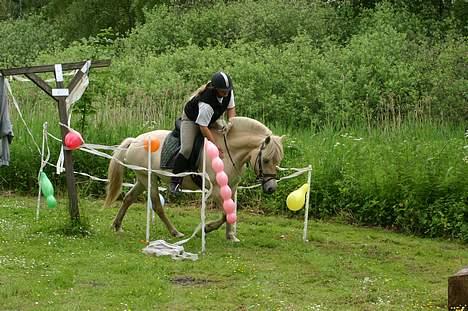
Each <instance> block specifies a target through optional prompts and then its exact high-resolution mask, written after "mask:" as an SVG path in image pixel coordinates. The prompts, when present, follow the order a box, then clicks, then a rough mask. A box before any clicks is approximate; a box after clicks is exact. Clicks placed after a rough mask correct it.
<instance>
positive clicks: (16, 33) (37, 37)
mask: <svg viewBox="0 0 468 311" xmlns="http://www.w3.org/2000/svg"><path fill="white" fill-rule="evenodd" d="M0 40H1V42H2V44H0V64H1V66H2V68H8V67H21V66H26V65H31V64H32V63H33V62H34V60H35V59H36V57H37V56H38V55H39V54H40V53H41V52H44V51H47V50H50V49H52V48H60V47H61V46H62V41H63V40H62V39H61V38H60V37H59V36H58V34H57V31H56V30H55V28H54V27H53V26H52V25H50V24H49V23H48V22H47V21H45V20H44V19H43V18H42V17H41V16H39V15H31V16H28V17H26V18H23V19H19V20H6V21H0Z"/></svg>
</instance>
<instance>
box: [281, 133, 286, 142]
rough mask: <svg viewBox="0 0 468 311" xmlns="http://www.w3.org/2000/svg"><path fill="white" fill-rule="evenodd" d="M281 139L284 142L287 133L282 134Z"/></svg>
mask: <svg viewBox="0 0 468 311" xmlns="http://www.w3.org/2000/svg"><path fill="white" fill-rule="evenodd" d="M280 140H281V142H282V143H284V142H285V140H286V135H283V136H281V137H280Z"/></svg>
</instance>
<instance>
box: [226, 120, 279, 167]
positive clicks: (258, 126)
mask: <svg viewBox="0 0 468 311" xmlns="http://www.w3.org/2000/svg"><path fill="white" fill-rule="evenodd" d="M230 121H231V122H232V128H231V130H233V129H234V130H235V131H242V132H246V133H247V134H245V135H249V136H252V135H255V136H258V138H259V139H260V140H261V141H263V140H264V139H265V138H266V137H268V136H270V137H271V141H270V143H269V144H267V145H266V146H265V149H264V151H263V152H264V155H265V157H267V158H270V159H272V160H274V161H276V162H280V161H281V160H282V159H283V156H284V151H283V144H282V142H281V137H279V136H276V135H272V131H271V130H270V129H269V128H268V127H266V126H265V125H264V124H263V123H261V122H259V121H257V120H255V119H251V118H247V117H234V118H231V120H230Z"/></svg>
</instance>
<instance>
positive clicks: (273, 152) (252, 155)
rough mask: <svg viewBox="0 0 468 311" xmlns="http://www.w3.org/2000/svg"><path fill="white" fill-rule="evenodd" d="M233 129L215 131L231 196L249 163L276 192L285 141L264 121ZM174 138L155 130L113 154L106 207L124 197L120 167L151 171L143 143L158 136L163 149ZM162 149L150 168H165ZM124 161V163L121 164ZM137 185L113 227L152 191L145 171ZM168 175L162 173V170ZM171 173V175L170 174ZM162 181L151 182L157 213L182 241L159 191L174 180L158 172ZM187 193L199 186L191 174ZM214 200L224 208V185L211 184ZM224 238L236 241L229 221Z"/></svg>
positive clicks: (234, 123) (237, 123) (235, 124)
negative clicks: (142, 196)
mask: <svg viewBox="0 0 468 311" xmlns="http://www.w3.org/2000/svg"><path fill="white" fill-rule="evenodd" d="M228 125H230V126H229V127H224V131H222V130H219V131H214V132H215V135H214V138H215V140H216V142H217V145H218V146H221V148H222V149H223V150H224V158H223V162H224V172H225V173H226V174H227V175H228V185H229V187H230V188H231V190H232V193H233V195H234V194H235V193H236V191H237V187H238V185H239V183H240V179H241V176H242V175H243V174H244V173H245V170H246V166H247V164H250V167H251V168H253V170H254V172H255V175H256V177H257V179H258V180H259V181H260V182H261V184H262V189H263V192H265V193H267V194H271V193H273V192H274V191H275V190H276V188H277V180H276V175H277V167H278V166H279V165H280V162H281V160H282V159H283V156H284V152H283V139H284V136H281V137H280V136H276V135H273V133H272V131H271V130H269V129H268V128H267V127H266V126H265V125H264V124H262V123H261V122H259V121H257V120H255V119H251V118H247V117H233V118H231V120H230V122H229V123H228ZM169 134H170V131H168V130H155V131H151V132H147V133H144V134H141V135H139V136H138V137H136V138H131V137H130V138H126V139H124V140H123V141H122V143H121V144H120V146H119V148H117V149H116V150H115V151H114V153H113V156H112V159H111V161H110V164H109V168H108V184H107V191H106V192H107V195H106V199H105V203H104V205H105V206H106V207H108V206H110V205H111V204H112V203H113V202H115V201H116V199H117V197H118V196H119V195H120V193H121V191H122V190H121V189H122V183H123V173H124V166H122V165H121V164H120V163H125V164H130V165H135V166H139V167H147V163H148V152H147V151H146V150H145V149H144V148H142V145H143V144H144V141H145V140H146V141H148V140H151V139H153V140H154V138H156V139H158V140H159V141H160V145H161V146H163V143H164V140H165V139H166V137H167V136H168V135H169ZM161 149H162V148H159V149H158V150H157V151H155V152H153V153H151V164H152V165H151V166H152V170H161V167H160V164H161ZM119 162H120V163H119ZM199 162H200V163H199V164H198V171H199V172H201V171H202V165H203V161H199ZM134 171H135V175H136V183H135V185H134V186H133V187H132V188H131V190H130V191H128V192H127V194H126V195H125V197H124V199H123V202H122V205H121V207H120V209H119V212H118V213H117V215H116V217H115V219H114V221H113V223H112V229H113V230H115V231H121V227H122V220H123V218H124V216H125V214H126V212H127V209H128V208H129V207H130V205H131V204H132V203H134V202H135V200H136V199H137V197H138V195H140V194H141V193H142V192H144V191H145V190H146V189H147V187H148V176H147V170H136V169H134ZM162 171H163V172H164V170H162ZM206 171H207V174H208V175H209V178H210V180H215V176H216V173H215V172H214V171H213V169H212V168H211V165H206ZM168 172H169V171H168ZM152 174H153V175H157V176H158V178H152V179H151V201H152V207H153V210H154V211H155V212H156V214H157V215H158V216H159V218H160V219H161V220H162V222H163V223H164V224H165V226H166V228H167V229H168V230H169V232H170V234H172V236H174V237H183V236H184V234H183V233H181V232H179V231H178V230H177V229H176V228H175V227H174V225H173V224H172V222H171V221H170V220H169V219H168V218H167V217H166V215H165V213H164V210H163V208H162V206H161V202H160V199H159V190H158V187H159V185H160V183H161V182H164V183H169V181H170V177H169V176H167V175H163V174H158V173H156V172H153V173H152ZM182 188H183V189H191V190H195V189H198V188H199V187H198V186H197V185H196V183H195V182H194V181H193V179H192V178H190V176H186V177H184V178H183V181H182ZM212 197H213V198H214V203H215V205H216V206H217V207H218V208H221V209H222V206H223V205H222V204H223V200H222V198H221V196H220V187H219V186H218V185H217V183H216V182H214V183H213V189H212ZM225 222H226V214H225V213H224V211H223V214H222V216H221V218H220V219H219V220H215V221H212V222H209V223H207V224H206V226H205V232H206V233H208V232H211V231H213V230H216V229H218V228H219V227H221V226H222V225H223V224H224V223H225ZM226 239H227V240H231V241H235V242H238V241H239V239H237V237H236V233H235V232H234V228H233V225H231V224H229V223H227V222H226Z"/></svg>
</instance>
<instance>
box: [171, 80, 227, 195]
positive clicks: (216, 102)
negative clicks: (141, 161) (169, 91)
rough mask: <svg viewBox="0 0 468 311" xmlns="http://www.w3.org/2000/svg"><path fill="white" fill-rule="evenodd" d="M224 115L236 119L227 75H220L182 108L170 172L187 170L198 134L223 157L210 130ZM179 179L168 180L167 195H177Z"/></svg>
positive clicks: (176, 172)
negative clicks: (178, 148) (173, 163)
mask: <svg viewBox="0 0 468 311" xmlns="http://www.w3.org/2000/svg"><path fill="white" fill-rule="evenodd" d="M224 112H226V114H227V117H228V120H230V119H231V118H232V117H235V116H236V109H235V103H234V91H233V88H232V80H231V77H229V75H227V74H226V73H224V72H222V71H218V72H216V73H214V74H213V76H212V77H211V80H210V81H209V82H208V83H207V84H206V85H203V86H201V87H200V88H199V89H198V90H197V91H195V93H194V94H192V96H191V97H190V99H189V101H188V102H187V103H186V104H185V107H184V111H183V113H182V118H181V119H182V120H181V121H182V122H181V125H180V144H181V146H180V151H179V153H178V154H177V157H176V160H175V165H174V169H173V171H172V172H173V173H174V174H179V173H182V172H185V171H186V170H188V169H189V161H188V159H189V157H190V154H191V152H192V148H193V143H194V141H195V138H196V136H197V135H198V134H199V133H201V134H202V135H203V136H204V137H206V138H207V139H208V140H210V141H211V142H212V143H214V144H215V145H216V146H217V147H218V149H219V155H220V157H221V158H222V157H223V151H222V149H221V147H220V146H219V145H218V144H217V143H216V141H215V139H214V136H213V132H212V129H211V127H212V126H213V124H214V123H215V122H216V121H217V120H218V119H219V118H220V117H221V116H222V115H223V113H224ZM182 179H183V178H182V177H172V178H171V183H170V185H169V191H170V192H171V193H173V194H177V193H178V192H179V191H180V184H181V183H182Z"/></svg>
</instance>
